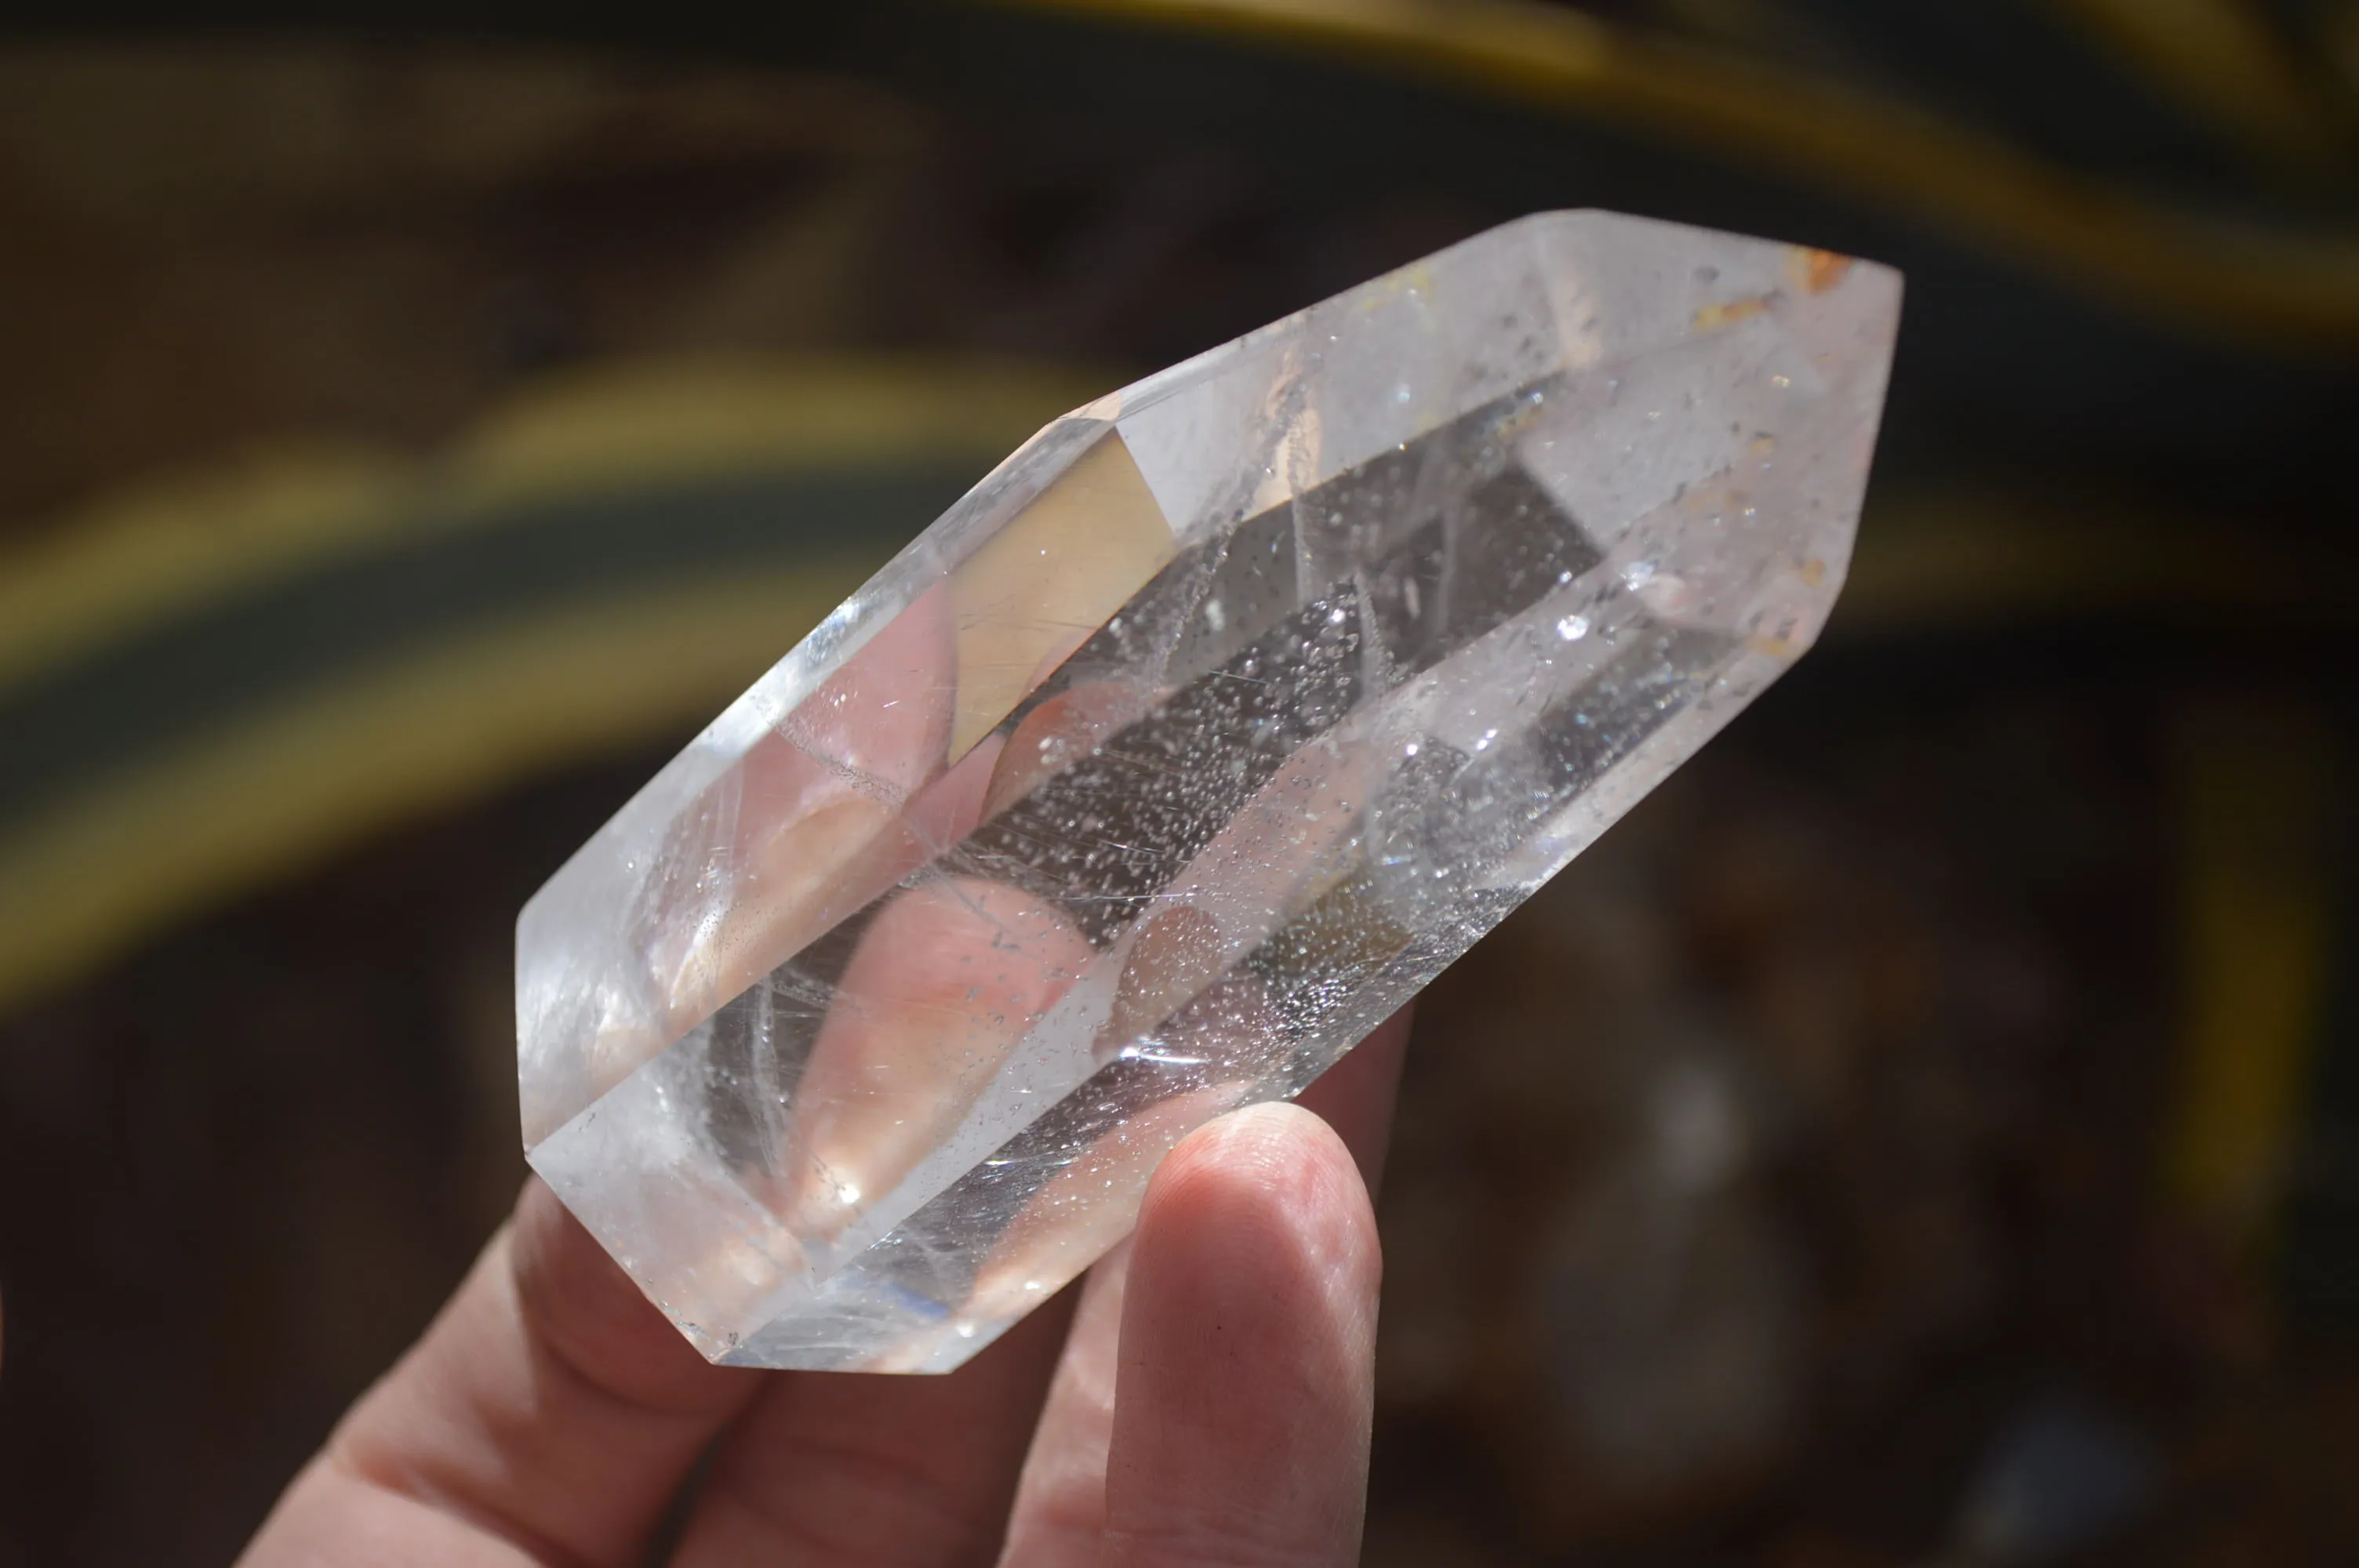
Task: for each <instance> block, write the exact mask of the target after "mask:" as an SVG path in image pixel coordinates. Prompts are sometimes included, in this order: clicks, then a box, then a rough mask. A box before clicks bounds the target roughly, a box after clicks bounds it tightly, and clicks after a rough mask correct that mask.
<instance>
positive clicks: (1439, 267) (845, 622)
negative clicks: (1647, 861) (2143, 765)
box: [516, 212, 1900, 1370]
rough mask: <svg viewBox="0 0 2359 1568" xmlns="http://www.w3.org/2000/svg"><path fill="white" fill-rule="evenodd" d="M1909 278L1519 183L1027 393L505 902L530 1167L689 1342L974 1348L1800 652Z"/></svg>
mask: <svg viewBox="0 0 2359 1568" xmlns="http://www.w3.org/2000/svg"><path fill="white" fill-rule="evenodd" d="M1899 293H1900V291H1899V280H1898V278H1897V276H1895V275H1894V274H1892V273H1890V272H1889V271H1886V270H1885V269H1883V268H1880V267H1876V266H1873V265H1867V264H1864V263H1854V262H1851V261H1849V260H1848V259H1846V258H1843V257H1838V256H1833V255H1831V254H1827V253H1824V252H1817V251H1809V250H1802V249H1799V248H1796V247H1793V246H1788V245H1782V244H1777V243H1768V242H1764V241H1758V240H1751V239H1743V238H1738V237H1735V236H1732V235H1726V234H1719V233H1712V232H1703V231H1700V230H1694V229H1688V228H1682V227H1679V226H1675V225H1670V224H1664V223H1658V222H1647V221H1643V220H1638V219H1634V218H1627V217H1621V216H1616V215H1613V214H1607V213H1597V212H1578V213H1549V214H1542V215H1539V216H1536V217H1532V218H1527V219H1525V220H1522V221H1520V222H1515V223H1511V224H1508V225H1506V226H1505V227H1502V228H1499V229H1495V230H1493V231H1491V232H1487V233H1484V234H1481V235H1478V236H1476V237H1475V238H1473V239H1472V240H1469V241H1467V242H1465V243H1462V244H1459V245H1456V246H1454V247H1452V248H1451V249H1449V250H1447V251H1444V252H1441V253H1440V254H1437V255H1434V256H1431V257H1430V258H1428V259H1426V260H1425V261H1422V262H1419V263H1418V264H1416V265H1411V266H1408V267H1405V268H1403V269H1402V270H1400V271H1398V272H1397V273H1394V274H1391V275H1389V276H1385V277H1382V278H1379V279H1377V280H1375V282H1372V283H1369V284H1367V285H1365V286H1364V287H1360V288H1356V289H1353V290H1352V291H1351V292H1349V293H1347V294H1343V295H1341V296H1339V297H1335V298H1333V299H1331V300H1328V301H1326V302H1325V303H1323V304H1321V305H1317V306H1314V307H1312V308H1310V309H1308V310H1305V311H1302V312H1301V313H1299V314H1298V315H1295V316H1292V317H1289V318H1288V319H1285V320H1283V321H1280V322H1277V324H1275V325H1273V326H1271V327H1268V328H1266V329H1264V330H1261V331H1258V332H1256V333H1253V334H1251V335H1249V336H1247V337H1245V338H1241V339H1239V340H1237V341H1234V342H1233V343H1230V344H1227V345H1226V346H1224V347H1222V348H1219V349H1216V350H1213V351H1211V352H1209V353H1207V354H1204V355H1202V356H1201V357H1199V358H1197V359H1194V360H1191V361H1190V362H1186V363H1184V364H1181V365H1179V366H1177V367H1175V368H1173V369H1171V370H1169V371H1166V372H1164V373H1161V374H1159V375H1156V376H1152V377H1149V378H1148V379H1147V380H1146V381H1143V382H1140V383H1138V384H1136V385H1134V386H1130V387H1126V388H1125V389H1124V390H1123V391H1121V392H1118V393H1115V394H1114V395H1111V396H1109V397H1106V398H1104V399H1103V400H1101V401H1100V402H1098V403H1095V404H1093V405H1091V406H1088V407H1085V408H1082V409H1080V410H1077V411H1076V412H1074V413H1073V414H1071V415H1070V416H1066V417H1065V418H1063V419H1060V420H1059V421H1057V422H1056V423H1054V424H1052V425H1050V426H1049V427H1048V428H1047V429H1045V430H1043V431H1041V432H1040V434H1039V435H1038V436H1037V437H1035V438H1033V439H1032V440H1031V441H1030V442H1028V443H1027V445H1025V446H1024V447H1023V448H1022V449H1020V450H1018V451H1016V453H1015V454H1014V455H1013V456H1011V457H1009V458H1008V459H1007V460H1006V462H1004V463H1002V464H1001V465H1000V467H999V468H998V469H997V470H995V471H994V472H993V473H991V474H990V475H989V476H987V477H986V478H985V479H984V481H982V482H981V483H980V484H978V485H977V486H976V487H975V488H974V489H973V492H970V493H969V494H968V495H967V496H966V497H965V498H964V499H963V500H962V501H961V502H960V503H958V504H957V505H956V506H954V507H952V508H951V511H950V512H949V513H948V514H945V515H944V516H943V517H942V518H941V519H940V521H939V522H937V523H936V524H934V525H933V526H932V527H931V528H930V529H929V530H928V531H927V532H926V533H925V534H924V535H922V536H921V537H919V539H918V540H917V541H916V542H915V543H913V544H912V545H911V546H909V547H908V549H907V550H905V551H903V552H902V553H901V554H900V556H899V557H897V558H896V559H895V560H894V561H893V562H892V563H891V564H890V565H888V566H887V567H886V568H885V569H884V570H882V571H881V572H879V573H878V574H877V575H876V577H875V579H873V580H872V581H871V582H869V583H868V584H867V586H866V587H864V589H861V590H860V592H859V593H858V594H857V595H855V596H854V597H853V599H852V600H850V601H849V602H847V603H846V604H845V605H843V608H842V609H841V610H839V611H837V612H836V613H835V614H834V615H833V616H832V617H830V618H829V620H828V621H827V622H825V623H823V624H822V625H821V626H820V627H819V628H818V629H817V630H816V631H814V632H813V633H811V634H810V636H809V637H808V638H807V639H805V640H804V642H803V643H802V644H801V645H800V646H799V647H798V648H796V649H795V650H794V651H793V652H792V653H790V654H788V655H787V656H786V657H785V658H784V659H783V660H782V661H781V662H780V663H779V664H778V665H777V666H776V667H775V668H774V669H772V670H771V671H770V672H769V673H768V674H767V675H766V676H764V677H763V679H762V680H761V681H760V682H759V683H757V684H756V686H755V687H754V688H753V689H752V690H750V691H748V692H747V693H746V694H745V696H744V697H741V698H740V699H739V700H738V701H737V702H735V703H734V704H733V705H732V706H731V707H730V708H728V710H727V711H726V712H724V713H723V714H722V715H721V717H720V718H719V719H716V720H715V721H714V722H713V724H712V726H711V728H709V729H708V730H706V731H705V732H704V733H703V734H702V735H701V736H700V737H698V739H697V740H696V741H694V742H693V743H692V744H690V746H689V748H688V749H687V750H686V751H685V752H682V753H681V754H680V755H679V757H678V758H677V759H675V760H674V761H673V762H671V763H670V764H669V765H668V766H667V767H666V768H664V770H663V771H662V772H661V773H658V775H657V776H656V777H655V779H654V780H652V781H651V782H650V783H649V784H647V787H646V788H645V789H644V790H642V791H641V792H640V793H639V795H637V796H636V798H635V799H633V800H632V801H631V802H630V804H629V805H627V806H625V807H624V809H623V810H622V811H621V812H620V813H619V814H617V815H616V816H615V817H614V820H613V821H612V822H610V823H608V824H607V825H606V826H605V827H603V828H602V829H601V830H600V831H599V832H598V834H597V835H596V836H595V837H594V838H592V839H591V840H590V842H589V843H588V844H586V845H585V846H583V848H582V849H581V851H580V852H579V853H577V854H576V855H575V856H574V857H573V859H572V860H571V861H569V862H568V863H567V864H566V866H565V867H564V868H563V869H562V870H561V871H559V872H558V874H557V875H556V876H555V877H554V878H553V879H551V880H550V881H549V884H548V885H547V886H546V887H545V888H543V889H542V890H541V892H539V893H538V895H537V896H536V897H535V898H534V899H533V900H532V902H531V903H530V904H529V905H527V908H526V910H525V912H524V914H523V917H522V920H521V922H520V924H519V927H518V934H517V989H516V1011H517V1027H518V1032H519V1057H518V1066H519V1073H518V1076H519V1082H520V1087H521V1091H522V1102H523V1122H524V1135H525V1142H526V1147H527V1151H528V1153H529V1157H530V1160H531V1162H532V1164H533V1166H534V1167H535V1168H536V1169H537V1170H538V1171H539V1173H541V1174H542V1176H544V1177H545V1178H546V1179H547V1180H548V1181H549V1184H550V1185H551V1186H553V1187H554V1188H555V1189H556V1190H557V1192H558V1193H559V1194H560V1195H561V1196H562V1198H563V1199H564V1201H565V1202H566V1203H567V1205H568V1206H571V1209H572V1210H573V1212H574V1213H575V1214H576V1215H578V1216H579V1217H581V1218H582V1221H583V1222H584V1223H585V1224H586V1225H587V1226H588V1227H589V1228H590V1229H591V1231H592V1232H593V1233H594V1234H595V1235H596V1236H597V1237H598V1238H599V1239H600V1241H601V1242H603V1244H604V1245H605V1247H606V1248H607V1249H609V1250H610V1251H611V1252H612V1253H613V1254H614V1257H615V1258H616V1259H617V1260H619V1261H620V1262H621V1263H622V1265H623V1267H624V1268H625V1270H627V1271H629V1273H630V1274H631V1276H632V1277H633V1278H634V1279H635V1280H636V1281H637V1282H638V1283H639V1285H640V1286H641V1288H642V1289H644V1290H645V1291H646V1292H647V1295H648V1296H649V1297H650V1298H651V1299H653V1300H654V1301H655V1302H656V1303H657V1304H658V1306H660V1307H661V1308H662V1309H663V1311H664V1312H665V1313H666V1314H669V1316H670V1318H671V1319H672V1321H673V1322H674V1323H676V1324H677V1325H679V1328H680V1330H681V1332H682V1333H683V1334H685V1335H686V1336H688V1337H689V1338H690V1341H691V1342H693V1343H694V1344H695V1345H696V1346H698V1347H699V1348H700V1349H701V1350H702V1351H703V1352H704V1353H705V1354H706V1355H707V1356H709V1357H713V1358H715V1359H718V1360H724V1361H728V1362H733V1363H737V1364H744V1365H753V1366H763V1367H802V1368H864V1369H876V1370H945V1369H948V1368H951V1367H954V1366H956V1365H958V1364H959V1363H961V1362H962V1361H963V1360H965V1359H966V1358H967V1357H969V1356H971V1355H973V1353H974V1352H975V1351H976V1350H977V1349H979V1348H981V1347H982V1346H984V1345H985V1344H987V1343H989V1342H990V1340H991V1339H992V1338H993V1337H994V1336H996V1335H997V1334H998V1333H1000V1332H1001V1331H1002V1330H1003V1329H1005V1328H1006V1326H1007V1325H1009V1324H1010V1323H1012V1322H1014V1321H1015V1320H1016V1319H1017V1318H1019V1317H1021V1316H1022V1315H1023V1314H1025V1313H1026V1312H1027V1311H1028V1310H1029V1309H1030V1308H1032V1307H1033V1306H1034V1305H1036V1304H1038V1303H1040V1302H1042V1301H1044V1300H1045V1299H1047V1297H1048V1296H1049V1294H1051V1293H1053V1292H1055V1291H1056V1290H1057V1288H1058V1287H1059V1286H1060V1285H1062V1284H1063V1283H1065V1282H1066V1281H1068V1280H1070V1279H1071V1278H1072V1277H1073V1276H1074V1275H1075V1274H1077V1273H1078V1272H1080V1271H1082V1269H1083V1268H1085V1267H1087V1266H1088V1264H1089V1263H1090V1262H1091V1261H1092V1260H1093V1259H1095V1258H1096V1257H1098V1256H1099V1255H1100V1254H1101V1253H1103V1251H1104V1250H1105V1249H1107V1248H1108V1247H1110V1246H1112V1245H1113V1244H1114V1242H1116V1241H1118V1240H1119V1239H1120V1238H1122V1237H1123V1236H1124V1235H1125V1233H1126V1232H1127V1231H1128V1229H1129V1228H1130V1226H1131V1224H1132V1222H1133V1219H1134V1217H1135V1215H1136V1206H1137V1203H1138V1199H1139V1196H1140V1194H1141V1193H1142V1191H1143V1189H1144V1187H1145V1184H1146V1182H1147V1176H1148V1174H1149V1173H1151V1172H1152V1170H1153V1169H1154V1166H1155V1164H1156V1162H1157V1161H1158V1160H1159V1159H1160V1158H1161V1156H1162V1155H1163V1153H1164V1152H1166V1151H1167V1150H1169V1148H1170V1147H1171V1146H1172V1145H1173V1144H1174V1143H1175V1142H1177V1141H1179V1140H1180V1138H1181V1137H1182V1136H1184V1135H1185V1134H1186V1133H1187V1132H1188V1131H1189V1130H1191V1129H1193V1128H1194V1127H1196V1126H1198V1125H1200V1124H1201V1123H1202V1122H1203V1121H1205V1120H1207V1119H1211V1118H1212V1117H1213V1116H1215V1115H1217V1114H1219V1113H1221V1112H1222V1111H1224V1110H1227V1109H1229V1108H1234V1107H1235V1106H1237V1105H1240V1104H1243V1103H1245V1102H1248V1101H1252V1100H1256V1099H1266V1098H1277V1097H1282V1096H1286V1095H1290V1094H1293V1093H1294V1092H1296V1091H1297V1090H1299V1088H1301V1087H1303V1086H1304V1085H1305V1084H1307V1083H1309V1082H1310V1080H1311V1079H1312V1078H1314V1077H1316V1076H1318V1075H1319V1073H1320V1072H1321V1071H1322V1070H1323V1069H1325V1068H1326V1067H1327V1066H1328V1065H1330V1064H1332V1062H1333V1061H1334V1060H1335V1059H1336V1058H1337V1057H1338V1056H1340V1055H1341V1054H1343V1052H1345V1051H1346V1050H1348V1049H1349V1048H1350V1047H1351V1046H1352V1045H1353V1044H1354V1043H1355V1042H1356V1041H1358V1040H1359V1039H1360V1038H1361V1036H1362V1035H1363V1034H1364V1033H1366V1032H1367V1031H1368V1030H1369V1029H1371V1028H1373V1027H1374V1026H1375V1024H1376V1023H1378V1022H1381V1021H1382V1020H1383V1019H1384V1018H1385V1017H1386V1015H1388V1014H1389V1013H1391V1012H1392V1011H1394V1010H1395V1009H1397V1008H1398V1007H1399V1006H1400V1005H1401V1003H1403V1002H1404V1001H1406V1000H1408V998H1409V997H1410V996H1411V995H1412V994H1413V993H1415V992H1416V991H1417V990H1418V989H1419V987H1421V986H1423V985H1424V984H1425V983H1426V982H1427V981H1429V980H1430V979H1432V978H1433V977H1434V976H1435V975H1436V974H1437V973H1439V972H1440V970H1441V968H1443V967H1444V966H1446V965H1447V964H1449V963H1450V962H1451V959H1453V958H1455V957H1457V956H1458V955H1459V954H1461V953H1462V952H1463V951H1465V949H1466V948H1467V947H1468V946H1471V945H1472V944H1473V942H1474V940H1475V939H1476V938H1477V937H1479V936H1481V935H1483V933H1484V932H1485V931H1487V930H1489V929H1490V928H1491V927H1492V926H1493V925H1495V924H1496V923H1497V922H1498V921H1499V920H1500V919H1501V918H1502V917H1503V916H1505V915H1506V913H1507V912H1508V911H1509V910H1511V909H1513V908H1514V907H1515V906H1516V905H1517V903H1519V902H1521V901H1522V900H1523V899H1524V898H1525V897H1526V896H1527V894H1529V893H1530V892H1532V891H1533V889H1535V888H1536V887H1538V885H1539V884H1540V883H1541V882H1542V881H1546V880H1547V879H1548V878H1549V876H1551V875H1553V874H1554V873H1555V872H1556V871H1558V870H1559V869H1560V868H1561V867H1562V866H1563V865H1564V864H1565V863H1566V862H1567V861H1568V860H1571V858H1572V857H1573V855H1574V854H1576V853H1577V852H1578V851H1579V850H1580V849H1582V847H1583V846H1584V845H1586V844H1587V843H1589V842H1590V841H1591V840H1592V839H1593V838H1595V837H1596V835H1597V834H1598V833H1599V832H1601V831H1602V830H1603V828H1604V827H1607V826H1608V825H1609V824H1611V823H1612V822H1613V821H1614V818H1616V817H1617V816H1620V815H1621V813H1622V812H1623V811H1625V809H1627V808H1628V807H1629V806H1630V805H1631V804H1632V803H1633V802H1634V801H1636V799H1637V798H1638V797H1639V796H1640V795H1644V794H1645V793H1646V792H1647V790H1648V789H1649V788H1651V787H1652V786H1653V785H1654V784H1656V783H1657V782H1658V780H1660V779H1661V778H1662V777H1663V776H1664V775H1665V774H1666V773H1669V771H1670V770H1671V769H1672V768H1674V767H1676V766H1678V765H1679V763H1680V762H1681V761H1682V760H1683V759H1685V758H1686V757H1687V756H1689V755H1690V753H1691V752H1694V751H1695V749H1696V748H1697V747H1698V746H1699V745H1701V743H1702V742H1703V741H1705V740H1706V739H1707V738H1708V737H1709V736H1710V735H1711V734H1712V732H1713V731H1714V730H1717V729H1718V728H1719V727H1720V726H1721V725H1722V724H1723V723H1725V722H1726V721H1727V719H1729V717H1730V716H1731V715H1732V714H1734V712H1735V711H1736V710H1737V709H1738V708H1741V707H1743V706H1744V705H1745V702H1746V701H1747V700H1748V699H1750V698H1751V697H1753V696H1754V695H1755V694H1756V693H1757V692H1758V691H1760V690H1761V688H1762V687H1764V686H1765V685H1766V684H1767V682H1768V681H1770V680H1771V679H1773V678H1774V677H1775V676H1777V674H1778V673H1779V672H1780V671H1781V670H1783V669H1784V668H1785V667H1786V665H1788V664H1789V663H1790V662H1791V661H1792V660H1793V659H1794V658H1795V657H1796V656H1797V655H1798V654H1800V653H1801V651H1802V650H1803V649H1804V648H1805V647H1807V646H1808V645H1809V643H1810V641H1811V640H1812V638H1813V637H1814V636H1815V635H1816V634H1817V633H1818V631H1819V628H1820V626H1821V622H1823V621H1824V619H1825V616H1826V613H1827V611H1828V609H1829V607H1830V605H1831V603H1832V600H1833V598H1834V595H1835V592H1836V590H1837V589H1838V587H1839V586H1840V585H1841V583H1842V580H1843V570H1844V567H1845V564H1846V561H1847V560H1848V557H1849V554H1850V548H1851V540H1852V534H1853V529H1854V523H1855V520H1856V517H1857V514H1858V510H1859V505H1860V501H1861V496H1862V492H1863V489H1864V483H1865V477H1866V472H1867V466H1868V460H1869V456H1870V452H1871V449H1872V446H1873V442H1874V437H1875V424H1876V420H1877V416H1878V414H1879V411H1880V408H1881V406H1882V400H1883V393H1884V384H1885V378H1886V370H1887V367H1888V362H1889V359H1890V355H1891V350H1892V342H1893V335H1894V331H1895V328H1896V324H1897V313H1898V308H1899Z"/></svg>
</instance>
